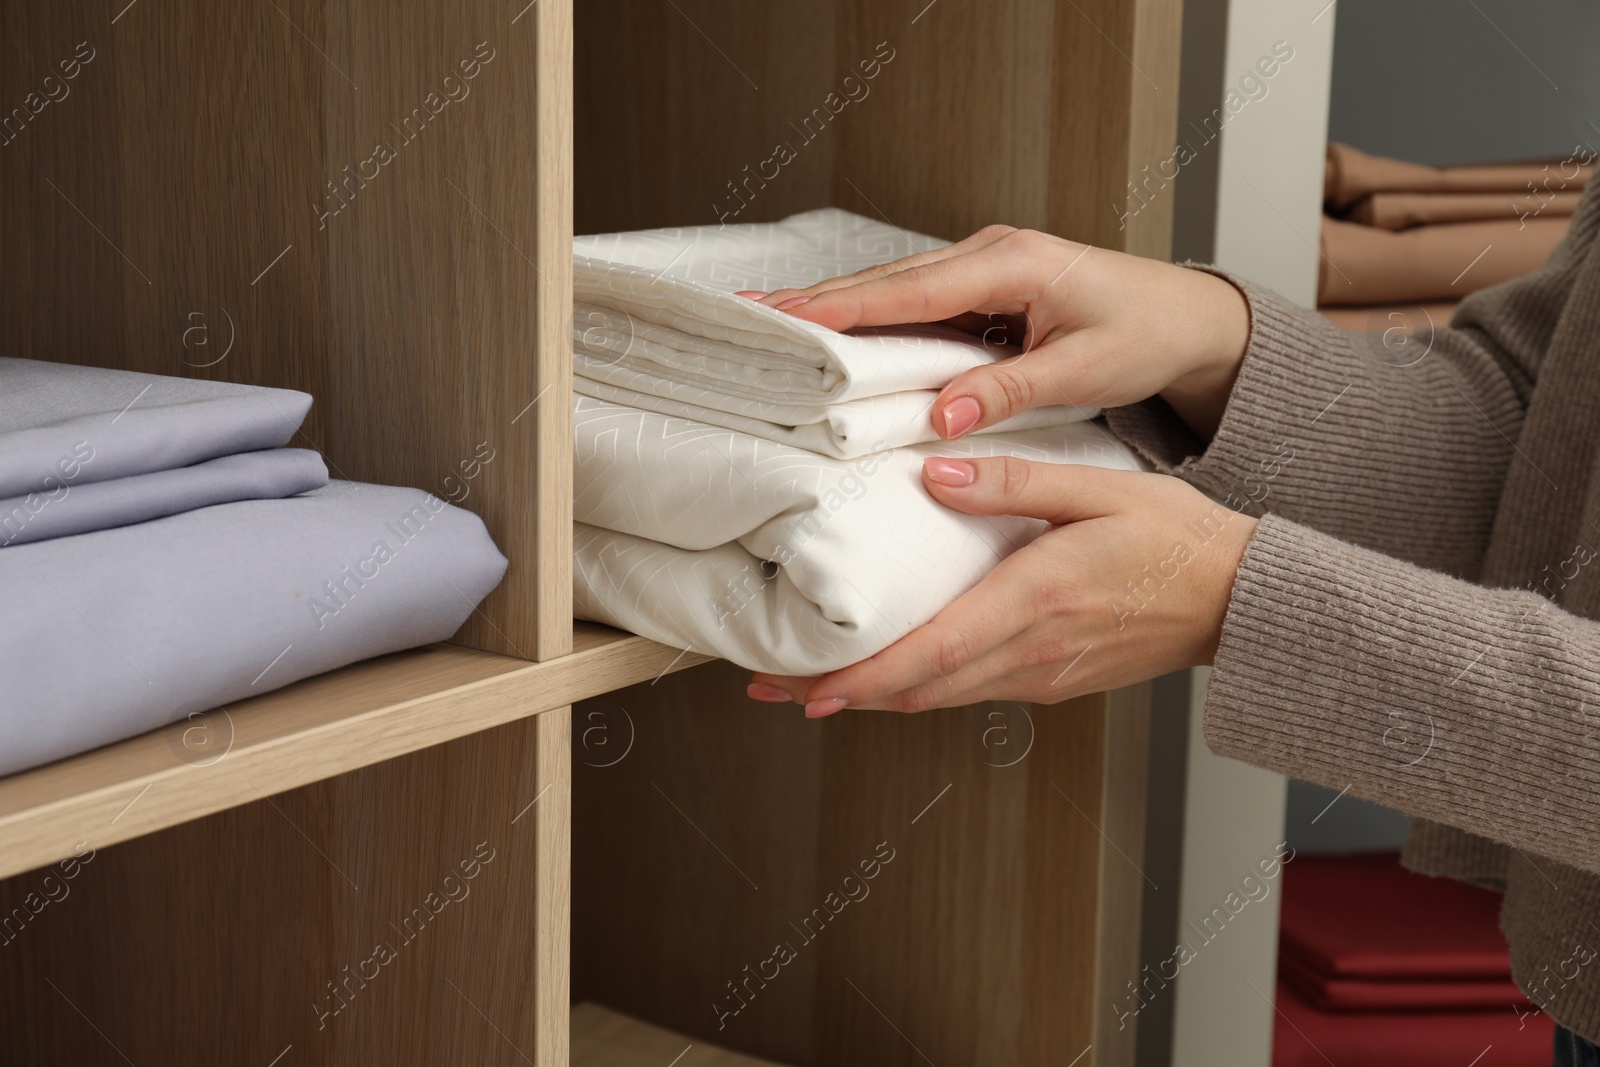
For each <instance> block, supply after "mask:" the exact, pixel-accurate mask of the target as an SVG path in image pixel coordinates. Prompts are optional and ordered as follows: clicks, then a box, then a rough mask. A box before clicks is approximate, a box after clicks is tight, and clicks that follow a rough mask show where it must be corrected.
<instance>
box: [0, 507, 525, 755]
mask: <svg viewBox="0 0 1600 1067" xmlns="http://www.w3.org/2000/svg"><path fill="white" fill-rule="evenodd" d="M505 568H506V560H505V557H504V556H502V555H501V554H500V552H499V550H498V549H497V548H496V547H495V545H494V542H493V541H492V540H491V539H490V538H489V535H488V532H487V531H486V530H485V529H484V526H483V522H482V521H481V520H480V519H479V518H478V517H477V516H476V515H474V514H472V513H471V512H468V511H462V510H461V509H459V508H454V507H451V506H449V505H447V504H445V503H444V501H442V500H439V499H438V498H437V497H434V496H432V495H431V494H428V493H424V492H423V491H421V490H419V489H400V488H394V487H390V486H376V485H362V484H359V483H355V482H341V481H335V482H330V483H329V484H328V485H327V486H326V487H324V488H322V489H318V490H315V491H314V492H310V493H306V494H303V495H301V496H295V497H289V498H286V499H276V500H249V501H242V502H239V503H232V504H221V505H218V506H216V507H207V508H201V509H199V510H195V511H188V512H184V513H182V514H178V515H172V516H169V517H167V518H162V519H156V520H154V521H151V522H143V523H139V524H137V525H134V526H125V527H121V528H116V529H108V530H101V531H98V532H95V533H86V534H80V535H77V536H74V537H60V538H55V539H53V540H49V541H40V542H38V543H36V544H30V545H21V546H18V547H15V548H8V549H6V550H4V551H0V590H4V593H5V595H4V603H3V604H0V774H9V773H11V772H13V771H17V770H21V769H23V768H26V767H33V766H36V765H38V764H41V763H46V762H49V761H51V760H55V759H60V758H62V757H64V756H70V755H73V754H75V753H78V752H82V751H84V750H86V749H90V748H94V747H96V746H98V745H103V744H106V743H108V742H111V741H116V740H119V739H121V738H124V737H129V736H132V735H134V734H138V733H142V732H144V731H146V730H151V729H154V728H156V727H158V726H162V725H164V724H166V723H170V722H174V721H176V720H178V719H182V718H184V717H185V716H186V715H188V714H190V713H192V712H202V711H206V710H209V709H212V708H215V707H217V706H218V705H226V704H228V703H229V702H231V701H236V700H242V699H244V698H247V697H251V696H255V695H257V694H260V693H265V692H268V691H269V690H272V689H276V688H278V687H280V686H284V685H287V684H289V683H290V682H294V681H298V680H299V679H301V678H305V677H308V676H310V675H313V674H319V673H321V672H323V671H328V670H332V669H333V668H335V667H341V666H343V665H345V664H347V663H352V662H354V661H356V660H360V659H366V658H368V657H370V656H377V655H381V654H383V653H386V652H395V651H399V650H400V649H404V648H411V647H413V646H415V645H421V644H427V643H429V642H432V641H442V640H445V639H446V638H448V637H450V635H451V634H453V633H454V632H455V631H456V630H457V629H458V628H459V627H460V625H461V624H462V623H463V622H464V621H465V620H466V618H467V616H468V615H469V614H471V612H472V609H473V608H474V607H475V606H476V605H477V604H478V602H479V601H480V600H481V599H482V598H483V597H484V596H486V595H487V594H488V593H489V591H490V590H491V589H493V588H494V587H495V585H496V584H498V583H499V581H500V578H501V576H502V575H503V574H504V573H505ZM184 757H185V751H184V749H183V746H182V745H181V744H179V743H178V742H176V741H175V742H174V756H173V758H174V759H175V760H177V759H182V758H184Z"/></svg>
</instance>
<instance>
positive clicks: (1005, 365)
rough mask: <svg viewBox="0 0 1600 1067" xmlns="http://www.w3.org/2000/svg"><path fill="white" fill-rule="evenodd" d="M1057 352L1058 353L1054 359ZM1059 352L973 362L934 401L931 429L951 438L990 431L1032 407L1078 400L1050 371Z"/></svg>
mask: <svg viewBox="0 0 1600 1067" xmlns="http://www.w3.org/2000/svg"><path fill="white" fill-rule="evenodd" d="M1052 357H1054V358H1052ZM1060 362H1061V360H1060V353H1057V352H1051V353H1049V354H1048V355H1047V354H1045V353H1044V352H1042V351H1041V350H1039V349H1034V350H1033V351H1031V352H1027V353H1025V354H1023V355H1020V356H1015V357H1013V358H1011V359H1007V360H1003V361H1001V362H999V363H991V364H988V365H987V366H983V367H974V368H972V369H971V370H969V371H966V372H965V373H963V374H961V375H959V376H957V377H956V378H955V380H954V381H952V382H951V383H950V384H949V385H947V386H945V387H944V389H942V390H941V391H940V392H939V395H938V397H937V398H935V399H934V402H933V412H932V418H933V428H934V431H935V432H936V433H938V435H939V436H940V437H942V438H944V439H945V440H947V441H953V440H955V439H956V438H958V437H963V436H965V435H967V434H969V433H973V432H975V431H978V430H987V429H989V428H991V427H993V426H995V425H997V424H999V423H1002V422H1004V421H1005V420H1007V419H1009V418H1012V417H1013V416H1016V415H1020V414H1022V413H1023V412H1024V411H1028V410H1031V409H1033V408H1042V407H1049V406H1051V405H1053V404H1068V405H1075V404H1077V403H1078V400H1077V399H1076V398H1074V397H1071V396H1068V395H1067V393H1065V392H1064V391H1063V390H1062V388H1061V386H1060V385H1059V384H1058V383H1057V382H1055V381H1054V380H1053V378H1052V376H1051V375H1050V374H1049V371H1050V368H1051V365H1052V364H1054V365H1056V366H1057V367H1058V368H1059V366H1060Z"/></svg>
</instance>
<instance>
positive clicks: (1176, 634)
mask: <svg viewBox="0 0 1600 1067" xmlns="http://www.w3.org/2000/svg"><path fill="white" fill-rule="evenodd" d="M922 480H923V483H924V484H925V485H926V486H927V488H928V491H929V493H931V494H932V495H933V497H934V499H936V500H938V501H939V502H940V503H942V504H944V505H946V506H948V507H951V508H954V509H955V510H957V511H964V512H967V513H968V514H972V515H1028V516H1033V517H1035V518H1041V519H1046V520H1048V521H1049V522H1051V523H1052V524H1053V526H1052V528H1051V529H1049V530H1047V531H1046V532H1045V533H1044V534H1042V535H1041V536H1040V537H1039V538H1038V539H1037V540H1035V541H1034V542H1033V543H1031V544H1029V545H1028V546H1026V547H1024V548H1022V549H1020V550H1018V551H1017V552H1015V553H1013V554H1012V555H1011V556H1009V557H1007V558H1006V559H1005V560H1004V561H1002V562H1001V563H1000V565H999V566H998V567H996V568H995V569H994V570H993V571H992V572H990V574H989V575H988V576H987V577H985V578H984V579H983V581H981V582H979V583H978V584H977V585H976V586H975V587H973V588H972V589H971V590H970V591H968V592H967V593H966V594H964V595H963V596H961V597H960V598H959V599H957V600H956V601H955V602H954V603H953V604H951V605H950V606H949V607H947V608H945V609H944V610H943V611H941V612H940V613H939V614H938V615H937V616H935V617H934V619H933V620H932V621H931V622H929V623H928V624H927V625H925V626H922V627H919V628H918V629H916V630H913V631H912V632H911V633H909V634H907V635H906V636H905V637H903V638H901V639H900V640H899V641H897V642H895V643H894V644H892V645H890V646H889V647H888V648H886V649H884V650H883V651H882V652H879V653H878V654H877V655H875V656H873V657H872V658H870V659H866V660H863V661H861V662H860V663H856V664H853V665H852V666H849V667H845V668H844V669H842V670H838V671H834V672H833V673H832V674H827V675H824V676H822V677H821V678H815V679H813V678H790V677H783V676H780V675H770V674H757V675H756V676H755V680H754V682H753V684H752V685H751V686H750V689H749V695H750V696H751V697H753V698H754V699H757V700H768V701H786V700H796V701H802V702H804V703H805V706H806V715H807V716H808V717H811V718H821V717H822V716H825V715H832V714H833V713H835V712H837V711H839V710H841V709H843V708H847V707H850V708H882V709H887V710H890V711H925V710H927V709H930V708H942V707H958V706H960V705H963V704H973V703H977V702H979V701H984V700H1019V701H1027V702H1029V703H1035V704H1054V703H1056V702H1058V701H1061V700H1066V699H1068V698H1070V697H1074V696H1079V695H1081V694H1084V693H1095V692H1100V691H1102V690H1107V689H1115V688H1117V687H1119V686H1124V685H1130V684H1132V683H1134V682H1138V681H1143V680H1145V679H1147V678H1153V677H1155V676H1157V675H1160V674H1165V673H1167V672H1168V671H1174V670H1178V669H1181V668H1183V667H1192V666H1196V665H1199V664H1203V663H1210V662H1211V660H1212V658H1213V657H1214V656H1215V654H1216V650H1217V642H1218V640H1219V638H1220V636H1221V630H1222V619H1223V616H1224V615H1225V614H1226V613H1227V608H1228V599H1229V596H1230V595H1231V593H1232V590H1233V580H1234V576H1235V574H1236V573H1237V572H1238V569H1239V561H1240V559H1241V558H1242V557H1243V555H1244V550H1245V546H1246V545H1247V544H1248V543H1249V541H1250V537H1251V535H1252V534H1253V533H1254V532H1255V527H1256V520H1254V519H1252V518H1250V517H1249V516H1246V515H1242V514H1240V513H1238V512H1235V511H1232V510H1230V509H1229V508H1226V507H1223V506H1222V505H1220V504H1216V503H1213V502H1212V501H1211V500H1209V499H1208V498H1207V497H1205V496H1204V495H1203V494H1201V493H1200V492H1199V491H1198V490H1196V489H1194V488H1192V487H1190V486H1189V485H1187V484H1186V483H1184V482H1182V481H1179V480H1178V479H1176V478H1171V477H1168V476H1165V475H1160V474H1140V473H1135V472H1132V471H1114V470H1106V469H1104V468H1100V467H1087V466H1076V465H1065V464H1052V463H1032V462H1029V461H1027V460H1023V459H1013V458H1002V459H975V460H959V459H929V460H927V461H925V463H924V465H923V476H922Z"/></svg>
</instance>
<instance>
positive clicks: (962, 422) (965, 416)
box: [944, 396, 983, 439]
mask: <svg viewBox="0 0 1600 1067" xmlns="http://www.w3.org/2000/svg"><path fill="white" fill-rule="evenodd" d="M982 416H983V409H982V408H980V407H978V402H977V401H976V400H974V399H972V397H970V396H960V397H957V398H956V399H954V400H952V401H950V403H948V404H946V405H945V406H944V434H945V436H946V437H948V438H952V439H953V438H956V437H960V436H961V435H962V434H964V433H966V432H967V431H968V430H970V429H972V428H973V427H974V426H976V425H977V424H978V419H979V418H981V417H982Z"/></svg>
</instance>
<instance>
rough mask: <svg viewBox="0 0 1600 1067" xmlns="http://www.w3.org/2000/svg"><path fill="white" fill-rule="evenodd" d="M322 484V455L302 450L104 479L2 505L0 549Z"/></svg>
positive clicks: (325, 478) (325, 479)
mask: <svg viewBox="0 0 1600 1067" xmlns="http://www.w3.org/2000/svg"><path fill="white" fill-rule="evenodd" d="M327 484H328V467H327V464H325V463H323V461H322V457H321V456H319V455H317V453H315V452H312V451H311V450H309V449H305V448H269V449H264V450H262V451H260V452H243V453H240V454H239V455H236V456H222V457H219V458H217V459H212V460H207V461H205V462H204V463H196V464H195V465H194V466H192V467H179V468H177V469H176V470H166V471H152V472H151V473H149V474H134V475H130V476H129V477H126V478H112V479H111V480H109V481H104V482H88V483H85V484H82V485H71V484H68V483H65V482H63V483H62V484H60V485H57V486H54V487H52V488H51V489H47V490H44V491H42V492H37V493H29V494H27V495H26V496H17V497H12V498H11V499H9V500H0V548H10V547H13V546H16V545H25V544H31V543H33V542H35V541H47V540H50V539H51V538H55V537H69V536H72V535H74V534H82V533H93V532H94V531H96V530H107V529H111V528H113V527H117V526H132V525H133V524H135V523H140V522H148V521H149V520H151V519H160V518H165V517H166V516H168V515H177V514H179V513H181V512H185V511H193V510H195V509H196V508H204V507H212V506H214V505H217V504H231V503H234V502H235V501H239V500H271V499H274V498H276V497H286V496H294V495H295V494H297V493H305V492H310V491H311V490H313V489H320V488H322V487H323V486H325V485H327Z"/></svg>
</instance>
